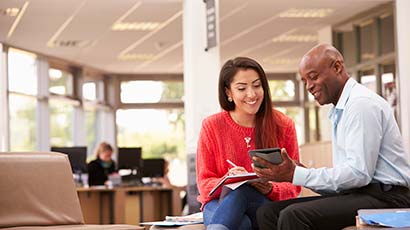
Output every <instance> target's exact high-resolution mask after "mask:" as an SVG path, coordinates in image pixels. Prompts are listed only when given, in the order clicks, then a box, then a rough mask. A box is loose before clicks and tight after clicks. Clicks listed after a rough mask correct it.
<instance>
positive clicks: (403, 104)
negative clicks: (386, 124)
mask: <svg viewBox="0 0 410 230" xmlns="http://www.w3.org/2000/svg"><path fill="white" fill-rule="evenodd" d="M409 11H410V1H408V0H396V55H397V61H396V66H397V67H396V68H397V76H398V83H399V84H398V86H399V98H398V104H399V105H400V124H401V132H402V135H403V141H404V147H405V149H406V151H407V152H409V150H410V66H409V60H410V43H409V41H410V27H409V22H410V14H409Z"/></svg>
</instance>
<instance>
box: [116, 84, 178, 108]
mask: <svg viewBox="0 0 410 230" xmlns="http://www.w3.org/2000/svg"><path fill="white" fill-rule="evenodd" d="M183 95H184V85H183V82H182V81H123V82H121V102H122V103H158V102H176V101H181V100H182V97H183Z"/></svg>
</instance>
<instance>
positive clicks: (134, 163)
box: [117, 147, 142, 170]
mask: <svg viewBox="0 0 410 230" xmlns="http://www.w3.org/2000/svg"><path fill="white" fill-rule="evenodd" d="M141 152H142V149H141V147H134V148H124V147H120V148H118V159H117V161H118V169H137V170H140V169H141V167H142V161H141Z"/></svg>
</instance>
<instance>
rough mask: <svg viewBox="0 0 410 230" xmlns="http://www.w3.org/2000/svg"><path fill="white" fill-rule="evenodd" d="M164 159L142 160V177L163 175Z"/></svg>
mask: <svg viewBox="0 0 410 230" xmlns="http://www.w3.org/2000/svg"><path fill="white" fill-rule="evenodd" d="M164 168H165V160H164V159H162V158H161V159H144V160H143V161H142V177H151V178H154V177H164Z"/></svg>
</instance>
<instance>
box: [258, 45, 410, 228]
mask: <svg viewBox="0 0 410 230" xmlns="http://www.w3.org/2000/svg"><path fill="white" fill-rule="evenodd" d="M299 73H300V75H301V77H302V80H303V82H304V84H305V86H306V89H307V90H308V91H309V92H310V93H311V94H312V95H313V96H314V97H315V100H316V101H317V102H318V103H319V104H321V105H324V104H328V103H332V104H333V105H334V107H333V108H332V110H331V111H330V113H329V118H330V120H331V121H332V124H333V142H332V143H333V168H318V169H315V168H310V169H307V168H305V167H304V166H302V165H298V164H297V163H296V162H295V161H293V160H291V159H290V158H289V157H288V155H287V153H286V150H285V149H282V152H281V155H282V158H283V162H282V163H281V164H280V165H273V164H271V163H269V162H267V161H265V160H263V159H262V158H257V157H254V158H253V160H254V161H257V162H258V163H259V164H263V165H265V166H266V167H267V168H263V169H262V168H258V167H254V170H255V172H256V173H257V175H258V176H260V177H263V178H267V179H269V180H271V181H279V182H292V183H293V184H294V185H301V186H304V187H306V188H310V189H312V190H314V191H317V192H319V193H322V194H324V193H326V195H322V196H317V197H306V198H297V199H291V200H286V201H280V202H272V203H268V204H266V205H264V206H262V207H261V208H259V210H258V213H257V220H258V224H259V226H260V228H261V229H297V230H300V229H341V228H343V227H346V226H349V225H354V224H355V216H356V214H357V210H358V209H361V208H400V207H407V208H408V207H410V190H409V188H408V187H409V186H410V175H409V173H410V165H409V155H408V154H407V153H405V151H404V148H403V144H402V138H401V134H400V131H399V128H398V126H397V124H396V121H395V118H394V115H393V112H392V110H391V108H390V106H389V105H388V103H387V102H386V101H385V100H384V99H383V98H382V97H380V96H378V95H377V94H375V93H374V92H372V91H370V90H368V89H367V88H365V87H364V86H362V85H361V84H359V83H357V82H356V81H355V80H354V79H352V78H349V75H348V73H347V71H346V68H345V65H344V63H343V57H342V55H341V54H340V53H339V52H338V51H337V50H336V49H335V48H334V47H333V46H331V45H326V44H320V45H317V46H315V47H314V48H312V49H311V50H310V51H308V52H307V53H306V54H305V55H304V56H303V58H302V60H301V62H300V64H299Z"/></svg>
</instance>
